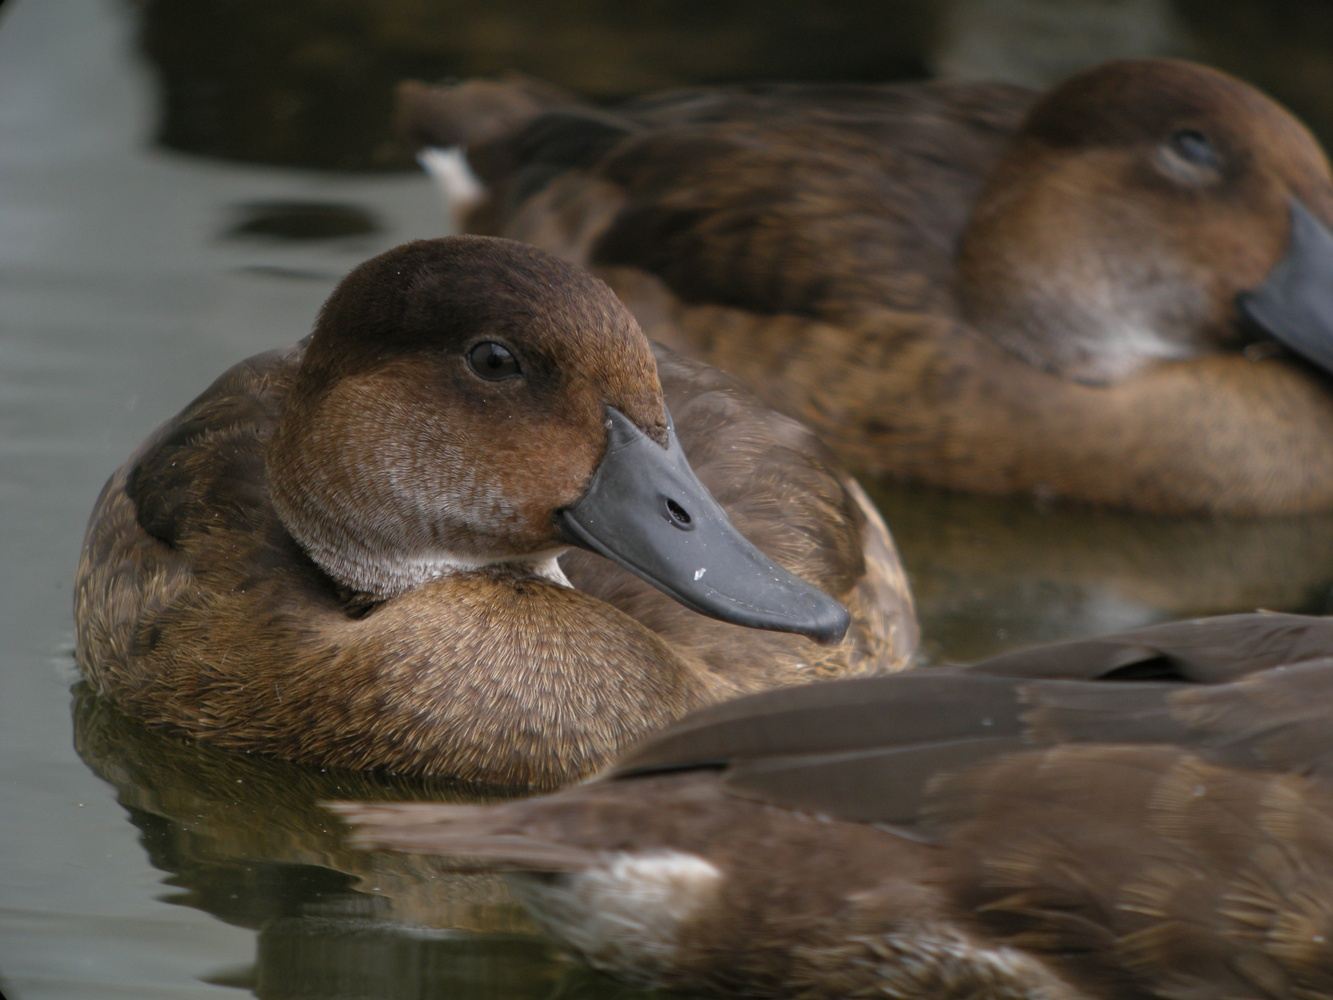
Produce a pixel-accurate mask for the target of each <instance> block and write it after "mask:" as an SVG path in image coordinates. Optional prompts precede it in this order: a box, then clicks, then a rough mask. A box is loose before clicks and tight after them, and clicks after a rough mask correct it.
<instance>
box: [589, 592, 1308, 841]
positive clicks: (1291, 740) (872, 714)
mask: <svg viewBox="0 0 1333 1000" xmlns="http://www.w3.org/2000/svg"><path fill="white" fill-rule="evenodd" d="M1191 630H1192V632H1193V634H1194V636H1195V641H1194V642H1193V643H1192V644H1191V643H1190V642H1188V641H1187V638H1188V636H1189V635H1190V634H1191ZM1321 637H1322V638H1323V639H1324V641H1323V642H1322V643H1321V641H1320V640H1321ZM1329 650H1333V620H1330V619H1324V618H1305V617H1303V616H1297V615H1245V616H1227V617H1223V618H1219V619H1213V620H1207V621H1203V622H1196V623H1173V624H1171V625H1165V626H1157V627H1153V628H1148V629H1139V630H1135V631H1134V632H1128V633H1124V634H1123V635H1121V636H1110V637H1106V638H1103V639H1100V640H1090V641H1081V642H1073V643H1056V644H1052V645H1050V646H1043V647H1037V648H1036V649H1035V650H1031V651H1026V652H1019V653H1012V654H1005V655H1004V656H1001V657H997V658H995V659H993V660H988V661H983V662H982V663H980V664H977V665H975V666H973V667H971V668H938V669H933V670H926V671H919V672H915V673H911V674H906V675H901V676H897V677H886V678H866V679H857V680H849V681H845V682H839V683H836V684H825V685H817V686H812V687H798V688H785V689H780V690H776V691H772V692H766V693H764V694H760V695H756V696H753V697H750V698H745V699H740V700H736V701H733V702H728V703H724V704H721V705H717V706H714V707H711V708H708V709H704V710H703V711H700V712H697V713H695V714H693V715H691V716H689V717H687V718H686V719H685V720H684V721H683V722H682V723H680V724H679V725H677V726H675V727H673V728H672V729H670V730H668V731H667V732H665V733H663V734H661V735H659V736H657V737H655V738H652V739H650V740H649V741H648V742H647V743H645V744H643V745H642V746H640V747H639V748H638V749H637V750H635V751H633V752H631V753H630V754H629V755H628V756H627V757H625V758H624V759H622V761H621V762H620V763H619V764H618V765H617V767H616V768H615V769H614V771H613V772H612V775H613V776H614V777H619V778H631V777H634V776H639V775H647V774H661V773H667V772H678V771H685V770H693V769H711V770H715V771H717V772H719V776H720V778H721V781H722V782H723V783H724V784H725V786H726V787H727V788H728V789H729V790H730V791H731V792H732V793H734V794H737V795H742V796H746V797H752V798H757V799H760V800H762V801H765V802H771V803H774V804H777V805H782V806H785V807H788V808H796V809H802V810H807V811H813V812H818V813H821V814H825V815H828V816H831V817H835V818H839V819H846V820H855V821H862V822H876V823H886V824H894V825H898V826H901V827H902V828H903V829H904V830H905V831H906V830H908V829H916V828H919V827H920V822H919V818H920V815H921V809H922V805H923V803H924V802H925V800H926V797H927V796H928V794H929V791H930V788H931V787H933V784H934V783H935V782H937V781H939V780H941V779H942V778H943V777H944V776H947V775H949V774H952V773H958V772H961V771H963V770H966V769H967V768H969V767H971V766H973V765H976V764H978V763H980V762H983V761H986V760H989V759H994V758H996V757H999V756H1001V755H1004V754H1007V753H1014V752H1020V751H1024V750H1028V749H1031V748H1034V747H1055V746H1062V745H1066V744H1088V745H1107V746H1118V745H1126V744H1140V745H1165V746H1170V747H1175V748H1179V749H1181V750H1184V751H1189V752H1192V753H1198V754H1200V755H1203V756H1205V757H1206V758H1207V759H1209V760H1210V761H1215V762H1217V763H1220V764H1226V765H1231V766H1236V767H1240V768H1247V769H1248V768H1253V769H1262V770H1272V771H1280V770H1293V771H1300V772H1302V773H1310V774H1316V775H1320V776H1322V775H1323V774H1324V772H1325V771H1326V769H1327V767H1328V762H1329V759H1330V758H1331V757H1333V740H1330V739H1329V738H1328V736H1327V725H1326V721H1325V720H1326V714H1327V713H1326V708H1325V705H1326V699H1327V698H1328V697H1329V696H1330V695H1333V659H1331V658H1330V656H1329ZM918 832H919V833H921V834H922V835H929V831H927V830H924V828H921V829H919V830H918Z"/></svg>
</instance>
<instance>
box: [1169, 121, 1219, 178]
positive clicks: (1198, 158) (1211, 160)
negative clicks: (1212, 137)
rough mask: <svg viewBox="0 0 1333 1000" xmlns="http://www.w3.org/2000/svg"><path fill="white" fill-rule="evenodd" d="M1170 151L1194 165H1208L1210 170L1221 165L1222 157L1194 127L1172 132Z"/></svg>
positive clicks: (1217, 168) (1216, 168)
mask: <svg viewBox="0 0 1333 1000" xmlns="http://www.w3.org/2000/svg"><path fill="white" fill-rule="evenodd" d="M1171 152H1173V153H1175V154H1176V155H1177V156H1179V157H1180V158H1181V159H1182V160H1184V161H1185V162H1186V163H1191V164H1193V165H1194V166H1196V167H1208V168H1209V169H1211V170H1219V169H1221V167H1222V157H1221V156H1219V155H1218V153H1217V149H1216V148H1215V147H1214V146H1213V144H1212V143H1211V142H1210V141H1209V140H1208V137H1207V136H1206V135H1204V134H1203V133H1202V132H1199V131H1198V130H1196V129H1192V128H1183V129H1181V130H1180V131H1179V132H1173V133H1172V134H1171Z"/></svg>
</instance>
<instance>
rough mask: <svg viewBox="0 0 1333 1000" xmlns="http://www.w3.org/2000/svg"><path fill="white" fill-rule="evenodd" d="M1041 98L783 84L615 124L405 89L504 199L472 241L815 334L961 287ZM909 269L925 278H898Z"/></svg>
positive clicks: (939, 86) (475, 90)
mask: <svg viewBox="0 0 1333 1000" xmlns="http://www.w3.org/2000/svg"><path fill="white" fill-rule="evenodd" d="M497 89H498V90H499V91H500V93H503V94H504V95H505V96H504V97H503V98H502V97H501V96H499V94H498V93H497ZM1032 97H1033V95H1032V94H1031V92H1029V91H1027V90H1024V89H1022V88H1018V87H1011V86H1007V85H997V84H969V83H915V84H898V85H881V86H852V85H796V84H785V85H783V84H772V85H759V86H748V87H731V88H713V89H709V88H695V89H686V90H678V91H671V92H667V93H664V94H657V95H651V96H649V97H645V98H641V99H639V100H637V101H632V102H629V103H627V104H625V105H622V106H620V107H618V108H614V109H610V110H605V109H600V108H593V107H591V106H588V105H586V104H579V103H577V102H575V101H573V100H571V99H570V98H568V97H567V95H560V96H554V95H551V94H541V95H534V91H533V89H532V85H531V83H530V81H516V82H514V83H513V84H512V85H510V86H509V87H508V89H506V88H505V86H504V85H503V84H496V83H493V82H486V81H480V82H478V81H473V82H469V83H464V84H460V85H457V86H455V87H447V88H440V89H433V90H432V89H428V88H422V87H420V86H409V87H407V88H405V89H404V90H403V91H402V92H401V93H400V118H402V119H403V120H405V121H408V122H410V123H411V124H410V125H409V127H408V133H409V135H410V136H411V137H413V138H415V139H417V140H418V141H421V140H423V139H425V140H426V141H429V142H434V143H446V144H452V143H457V142H467V141H468V140H469V139H470V140H473V141H472V142H471V143H470V144H469V145H468V150H467V157H468V163H469V165H470V166H471V167H472V169H473V170H474V171H475V172H476V173H477V174H478V175H479V177H480V179H481V180H482V181H483V183H485V184H486V185H487V187H488V188H489V194H490V197H489V200H488V202H487V203H486V204H483V205H482V206H481V207H480V208H479V209H478V210H477V213H476V214H475V215H474V216H473V217H472V218H471V219H470V220H469V223H468V225H469V227H470V228H474V229H476V230H478V231H485V232H493V233H496V234H500V235H507V236H512V237H515V238H519V239H526V240H529V241H532V242H537V243H538V244H539V245H543V246H546V248H547V249H552V250H555V251H557V252H561V253H565V254H567V255H570V256H572V257H574V258H575V259H578V260H580V261H581V262H583V263H589V264H593V265H595V266H598V267H601V268H612V267H632V268H636V269H639V270H642V271H645V272H648V273H650V274H652V275H654V276H655V277H657V278H659V279H660V280H662V281H663V282H664V283H665V284H666V286H667V287H668V288H669V289H670V290H671V291H672V292H673V293H674V294H675V295H677V296H679V297H680V298H681V299H682V300H684V301H686V302H691V303H702V302H707V303H716V304H720V305H730V306H736V307H740V308H745V309H753V310H757V311H759V312H763V313H774V312H791V313H796V314H803V315H812V316H813V315H821V314H823V313H825V312H827V311H828V310H830V309H833V308H834V307H835V306H836V305H838V304H840V303H847V302H854V301H856V300H858V299H865V298H869V299H870V300H872V301H874V302H876V303H879V304H893V305H896V306H898V307H899V308H921V307H922V306H923V305H924V304H925V303H924V302H923V300H922V297H923V296H926V295H932V294H938V292H937V290H932V289H933V285H935V284H936V282H935V281H934V280H923V278H922V276H921V275H922V272H923V271H931V269H932V268H933V269H934V270H935V271H938V272H939V273H938V274H932V275H930V277H932V278H933V279H942V278H943V277H945V276H947V272H948V270H949V268H951V266H952V263H951V261H952V251H953V242H954V239H955V237H956V234H957V232H958V231H959V230H960V229H961V227H962V225H963V222H964V221H965V216H966V211H967V206H969V205H970V204H971V202H972V200H973V198H974V196H975V194H976V192H977V189H978V187H979V185H980V183H981V178H982V177H983V176H984V172H985V170H986V168H987V166H988V165H989V164H990V163H991V162H993V161H994V159H995V158H996V157H997V156H998V154H999V151H1000V148H1001V147H1002V146H1003V144H1004V142H1005V141H1006V140H1007V138H1008V136H1009V135H1010V134H1011V132H1012V131H1013V130H1014V129H1015V128H1016V127H1017V124H1018V122H1019V120H1020V119H1021V117H1022V114H1023V113H1024V112H1025V111H1026V109H1027V107H1028V106H1029V104H1030V103H1031V101H1032ZM497 106H502V107H503V108H504V109H505V110H504V111H502V112H500V113H496V112H495V111H494V109H495V108H496V107H497ZM516 109H522V110H516ZM488 114H489V115H490V119H489V120H488V117H487V116H488ZM488 121H489V123H488ZM555 220H558V221H559V224H553V222H554V221H555ZM909 253H910V255H911V256H910V259H911V260H912V261H913V267H912V268H909V269H904V268H901V267H898V268H894V267H889V266H887V265H888V264H889V263H892V262H893V261H894V260H902V259H909V258H908V257H907V256H905V255H907V254H909ZM904 272H906V273H904ZM912 272H915V273H912Z"/></svg>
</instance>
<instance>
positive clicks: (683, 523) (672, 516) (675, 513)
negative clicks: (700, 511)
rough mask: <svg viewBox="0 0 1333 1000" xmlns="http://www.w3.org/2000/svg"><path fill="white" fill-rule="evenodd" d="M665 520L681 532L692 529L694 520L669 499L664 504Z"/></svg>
mask: <svg viewBox="0 0 1333 1000" xmlns="http://www.w3.org/2000/svg"><path fill="white" fill-rule="evenodd" d="M666 513H667V520H668V521H670V522H671V523H672V524H673V525H675V526H676V527H677V528H680V529H681V530H682V531H689V530H690V529H691V528H693V527H694V519H693V518H692V517H690V512H689V511H688V510H686V509H685V508H684V507H682V506H681V505H680V504H678V503H676V501H675V500H672V499H670V498H668V499H667V502H666Z"/></svg>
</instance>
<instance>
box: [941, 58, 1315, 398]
mask: <svg viewBox="0 0 1333 1000" xmlns="http://www.w3.org/2000/svg"><path fill="white" fill-rule="evenodd" d="M1331 222H1333V178H1331V177H1330V172H1329V164H1328V160H1327V158H1326V157H1325V155H1324V153H1323V151H1322V150H1321V148H1320V147H1319V144H1318V143H1317V142H1316V141H1315V139H1314V137H1313V136H1312V135H1311V134H1310V133H1309V131H1308V130H1307V129H1306V128H1305V127H1304V126H1303V125H1302V124H1301V123H1300V122H1299V121H1297V120H1296V119H1295V118H1294V117H1293V116H1292V115H1291V114H1290V113H1288V112H1287V111H1286V110H1285V109H1284V108H1282V107H1281V106H1280V105H1278V104H1277V103H1276V102H1274V101H1272V100H1270V99H1269V98H1268V97H1266V96H1264V95H1263V94H1261V93H1260V92H1259V91H1257V90H1255V89H1254V88H1253V87H1250V86H1248V85H1247V84H1245V83H1242V82H1241V81H1239V80H1236V79H1234V78H1232V77H1230V76H1227V75H1226V74H1224V73H1219V72H1217V71H1215V70H1211V69H1207V68H1205V67H1202V66H1197V65H1194V64H1191V63H1186V62H1178V61H1171V60H1128V61H1120V62H1112V63H1108V64H1105V65H1102V66H1098V67H1096V68H1094V69H1092V70H1089V71H1087V72H1084V73H1081V74H1079V75H1077V76H1075V77H1073V78H1072V79H1070V80H1068V81H1067V82H1065V83H1064V84H1062V85H1061V86H1059V87H1057V88H1056V89H1055V90H1053V91H1051V92H1050V93H1049V94H1048V95H1046V96H1045V97H1044V98H1042V99H1041V100H1039V101H1038V102H1037V103H1036V104H1035V105H1034V106H1033V108H1032V109H1031V111H1030V112H1029V113H1028V115H1027V118H1026V120H1025V122H1024V124H1023V126H1022V128H1021V129H1020V131H1019V132H1018V133H1017V134H1016V135H1015V137H1014V140H1013V142H1012V143H1011V145H1010V146H1009V148H1008V150H1007V151H1006V153H1005V154H1004V155H1003V157H1002V158H1001V160H1000V162H999V163H998V164H997V166H996V168H995V170H994V171H993V172H992V174H991V175H990V177H989V178H988V181H987V184H986V186H985V188H984V190H983V192H982V194H981V196H980V198H979V199H978V201H977V203H976V206H975V208H974V210H973V214H972V217H971V219H970V220H969V223H968V226H967V229H966V231H965V233H964V235H963V239H962V242H961V244H960V248H959V260H958V275H959V281H960V288H959V299H960V302H961V303H962V308H963V310H964V314H965V316H966V318H967V319H968V321H969V322H970V323H971V325H973V326H974V327H975V328H977V329H979V330H981V331H983V332H984V333H986V334H988V335H989V336H991V337H993V338H995V339H996V340H997V341H999V342H1000V343H1001V344H1003V345H1004V346H1005V347H1007V348H1009V349H1010V350H1011V351H1013V352H1014V353H1016V354H1018V355H1019V356H1021V357H1023V358H1024V359H1026V360H1027V361H1029V362H1030V363H1032V364H1035V365H1037V366H1039V367H1042V368H1045V369H1047V370H1050V371H1053V372H1057V373H1059V374H1061V375H1063V376H1065V377H1068V378H1072V379H1076V380H1079V381H1084V382H1090V383H1105V382H1112V381H1115V380H1117V379H1120V378H1123V377H1126V376H1128V375H1132V374H1133V373H1134V372H1136V371H1138V370H1139V369H1141V368H1143V367H1144V366H1146V365H1149V364H1151V363H1153V362H1155V361H1161V360H1171V359H1184V358H1190V357H1196V356H1199V355H1203V354H1208V353H1213V352H1216V351H1220V350H1225V349H1227V348H1229V347H1235V346H1237V345H1238V344H1240V343H1241V342H1242V341H1243V340H1244V338H1245V337H1246V336H1247V333H1252V329H1251V328H1250V322H1253V323H1256V324H1258V326H1260V327H1261V328H1262V329H1263V331H1265V332H1267V333H1268V334H1269V335H1271V336H1272V337H1273V338H1275V339H1277V340H1279V341H1282V342H1284V343H1286V344H1287V345H1288V346H1289V347H1291V348H1292V349H1294V350H1296V351H1297V352H1299V353H1301V354H1304V355H1305V356H1306V357H1307V358H1308V359H1309V360H1311V361H1314V362H1315V363H1316V364H1321V365H1322V366H1324V367H1326V368H1328V369H1329V370H1333V235H1331V234H1330V230H1329V225H1330V223H1331ZM1247 321H1248V322H1247Z"/></svg>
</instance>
